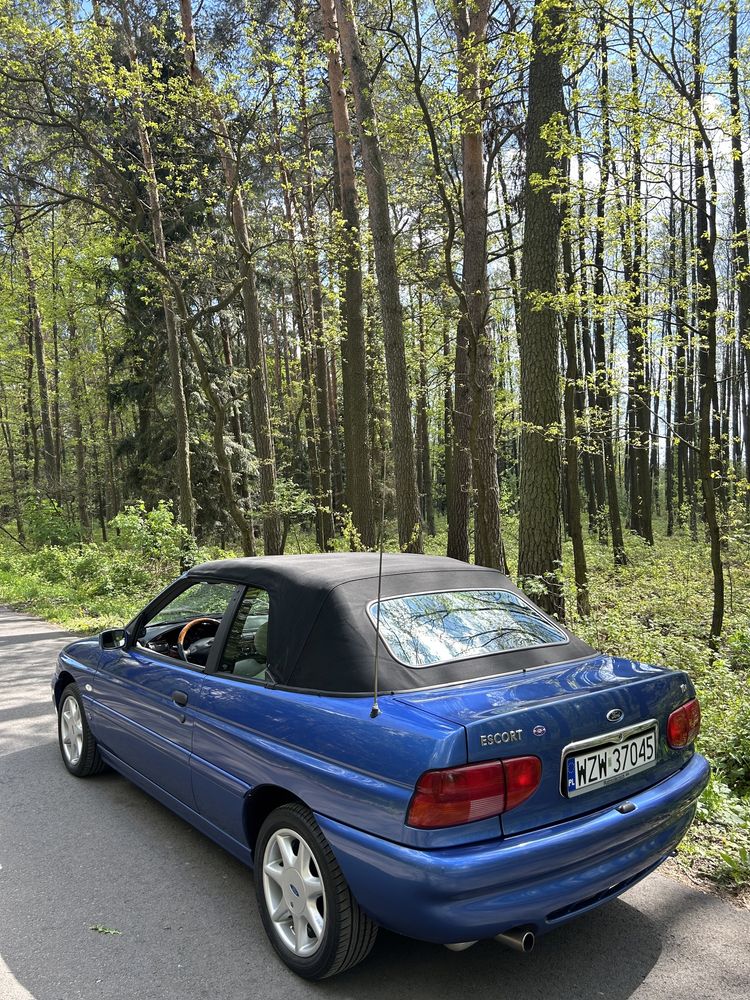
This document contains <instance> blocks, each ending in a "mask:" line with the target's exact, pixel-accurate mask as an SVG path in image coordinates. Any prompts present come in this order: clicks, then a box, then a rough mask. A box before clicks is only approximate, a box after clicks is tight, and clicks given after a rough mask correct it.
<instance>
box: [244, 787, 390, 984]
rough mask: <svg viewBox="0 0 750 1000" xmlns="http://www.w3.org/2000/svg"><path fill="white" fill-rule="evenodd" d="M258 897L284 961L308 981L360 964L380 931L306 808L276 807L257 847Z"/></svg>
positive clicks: (266, 923)
mask: <svg viewBox="0 0 750 1000" xmlns="http://www.w3.org/2000/svg"><path fill="white" fill-rule="evenodd" d="M255 858H256V863H255V895H256V898H257V901H258V909H259V910H260V916H261V919H262V921H263V927H264V928H265V931H266V934H267V935H268V937H269V939H270V941H271V944H272V945H273V947H274V949H275V951H276V953H277V955H278V956H279V958H280V959H281V960H282V962H284V964H285V965H287V966H288V967H289V968H290V969H291V970H292V971H293V972H296V973H297V975H298V976H302V977H303V978H304V979H326V978H328V977H329V976H336V975H338V974H339V973H340V972H344V971H345V970H346V969H351V968H352V967H353V966H355V965H357V963H358V962H361V961H362V960H363V959H364V958H366V957H367V955H368V954H369V953H370V950H371V949H372V946H373V945H374V944H375V938H376V936H377V933H378V926H377V924H375V923H374V922H373V921H372V920H371V919H370V918H369V917H368V916H367V914H365V913H364V912H363V911H362V910H361V909H360V907H359V905H358V903H357V901H356V900H355V899H354V897H353V896H352V894H351V891H350V889H349V886H348V885H347V884H346V880H345V879H344V876H343V874H342V872H341V869H340V868H339V866H338V862H337V861H336V858H335V857H334V854H333V851H332V850H331V846H330V844H329V843H328V841H327V840H326V839H325V837H324V836H323V834H322V832H321V829H320V827H319V826H318V824H317V823H316V822H315V818H314V816H313V814H312V813H311V812H310V810H309V809H308V808H307V807H306V806H303V805H302V804H301V803H290V804H289V805H284V806H280V807H279V808H278V809H275V810H274V811H273V812H272V813H271V814H270V815H269V816H268V817H267V819H266V820H265V822H264V823H263V825H262V827H261V828H260V833H259V834H258V841H257V844H256V847H255Z"/></svg>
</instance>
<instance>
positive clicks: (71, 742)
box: [60, 696, 83, 767]
mask: <svg viewBox="0 0 750 1000" xmlns="http://www.w3.org/2000/svg"><path fill="white" fill-rule="evenodd" d="M60 734H61V736H62V751H63V753H64V754H65V760H66V761H67V762H68V764H70V766H71V767H75V766H76V764H77V763H78V761H79V760H80V759H81V752H82V751H83V717H82V716H81V707H80V705H79V704H78V702H77V701H76V699H75V698H73V697H72V696H70V697H68V698H66V699H65V701H64V703H63V706H62V710H61V712H60Z"/></svg>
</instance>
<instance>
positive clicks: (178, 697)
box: [172, 691, 188, 708]
mask: <svg viewBox="0 0 750 1000" xmlns="http://www.w3.org/2000/svg"><path fill="white" fill-rule="evenodd" d="M172 701H173V702H174V703H175V705H179V706H180V707H181V708H184V707H185V705H187V703H188V696H187V695H186V694H185V692H184V691H173V692H172Z"/></svg>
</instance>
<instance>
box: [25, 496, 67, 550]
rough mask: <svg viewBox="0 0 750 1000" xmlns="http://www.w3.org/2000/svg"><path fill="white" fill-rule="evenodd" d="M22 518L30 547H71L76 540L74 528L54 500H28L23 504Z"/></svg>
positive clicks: (37, 498) (39, 498)
mask: <svg viewBox="0 0 750 1000" xmlns="http://www.w3.org/2000/svg"><path fill="white" fill-rule="evenodd" d="M23 517H24V525H25V528H26V538H27V540H28V542H29V543H30V544H31V545H32V546H44V545H71V544H72V543H73V542H75V541H77V539H78V532H77V529H76V526H75V525H74V524H73V522H72V521H71V520H70V518H69V517H68V516H67V514H66V513H65V511H64V510H63V509H62V507H61V506H60V505H59V503H57V501H55V500H48V499H45V498H42V497H32V498H30V499H29V500H27V501H26V503H25V504H24V512H23Z"/></svg>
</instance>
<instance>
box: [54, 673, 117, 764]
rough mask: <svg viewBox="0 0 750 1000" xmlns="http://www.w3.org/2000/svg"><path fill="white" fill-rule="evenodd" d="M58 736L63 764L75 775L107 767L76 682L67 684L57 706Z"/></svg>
mask: <svg viewBox="0 0 750 1000" xmlns="http://www.w3.org/2000/svg"><path fill="white" fill-rule="evenodd" d="M57 740H58V744H59V746H60V756H61V757H62V760H63V764H64V765H65V766H66V768H67V769H68V770H69V771H70V773H71V774H74V775H75V776H76V778H87V777H88V776H89V775H90V774H98V773H99V772H100V771H101V770H103V769H104V766H105V765H104V761H103V760H102V758H101V756H100V754H99V749H98V747H97V745H96V740H95V739H94V736H93V733H92V732H91V730H90V729H89V724H88V720H87V719H86V712H85V711H84V708H83V699H82V698H81V692H80V691H79V690H78V685H77V684H68V686H67V687H66V688H65V690H64V691H63V693H62V697H61V698H60V702H59V704H58V706H57Z"/></svg>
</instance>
